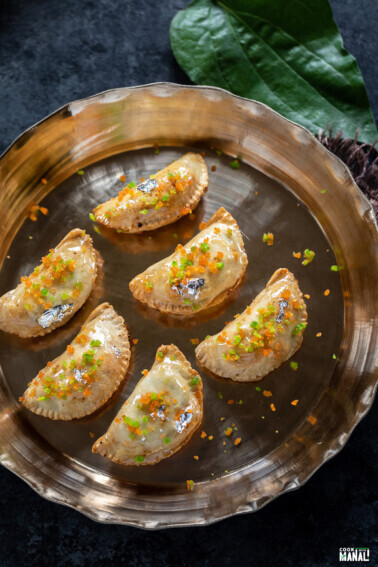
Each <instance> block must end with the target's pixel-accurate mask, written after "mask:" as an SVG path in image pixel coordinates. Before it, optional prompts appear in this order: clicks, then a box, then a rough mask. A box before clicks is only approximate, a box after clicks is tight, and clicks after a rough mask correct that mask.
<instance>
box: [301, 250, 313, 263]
mask: <svg viewBox="0 0 378 567" xmlns="http://www.w3.org/2000/svg"><path fill="white" fill-rule="evenodd" d="M303 254H304V256H306V258H305V260H303V262H302V265H303V266H307V264H309V263H310V262H312V261H313V259H314V258H315V252H313V251H312V250H309V249H308V248H306V250H305V251H304V252H303Z"/></svg>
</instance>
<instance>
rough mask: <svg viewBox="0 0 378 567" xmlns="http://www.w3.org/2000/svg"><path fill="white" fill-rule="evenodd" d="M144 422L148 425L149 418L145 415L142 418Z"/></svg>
mask: <svg viewBox="0 0 378 567" xmlns="http://www.w3.org/2000/svg"><path fill="white" fill-rule="evenodd" d="M142 421H143V423H148V417H147V416H146V415H144V416H143V417H142Z"/></svg>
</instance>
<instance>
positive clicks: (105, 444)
mask: <svg viewBox="0 0 378 567" xmlns="http://www.w3.org/2000/svg"><path fill="white" fill-rule="evenodd" d="M143 373H144V377H143V378H142V379H141V380H140V381H139V382H138V384H137V385H136V386H135V389H134V391H133V392H132V394H131V395H130V397H129V398H128V399H127V400H126V402H125V403H124V404H123V406H122V407H121V409H120V410H119V412H118V414H117V416H116V417H115V419H114V420H113V422H112V423H111V425H110V427H109V429H108V431H107V432H106V433H105V435H103V436H102V437H100V438H99V439H98V440H97V441H96V443H95V444H94V445H93V448H92V451H93V452H94V453H99V454H100V455H103V456H104V457H107V458H108V459H110V460H112V461H114V462H116V463H120V464H123V465H152V464H154V463H157V462H159V461H161V460H162V459H165V458H166V457H169V456H171V455H173V453H176V451H178V450H179V449H181V448H182V447H183V445H185V443H187V442H188V441H189V439H190V438H191V436H192V435H193V433H194V432H195V430H196V429H197V428H198V426H199V425H200V423H201V421H202V416H203V400H202V380H201V378H200V376H199V374H198V373H197V372H196V371H195V370H193V368H192V367H191V366H190V364H189V362H188V361H187V360H186V358H185V356H184V355H183V354H182V352H181V351H180V350H179V349H178V348H177V347H176V346H175V345H162V346H161V347H160V348H159V349H158V351H157V353H156V360H155V362H154V364H153V366H152V368H151V370H150V371H149V372H148V371H147V370H145V371H144V372H143Z"/></svg>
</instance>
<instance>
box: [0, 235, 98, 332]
mask: <svg viewBox="0 0 378 567" xmlns="http://www.w3.org/2000/svg"><path fill="white" fill-rule="evenodd" d="M96 270H97V268H96V251H95V249H94V248H93V245H92V239H91V238H90V236H88V235H87V234H86V233H85V231H83V230H81V229H79V228H75V229H74V230H71V232H69V233H68V234H67V235H66V236H65V237H64V238H63V240H62V241H61V242H60V243H59V244H58V245H57V246H56V247H55V248H53V249H51V250H50V251H49V253H48V254H47V255H46V256H44V257H43V258H42V264H41V265H40V266H37V267H36V268H35V269H34V271H33V272H32V273H31V274H30V276H23V277H22V278H21V283H20V284H19V285H18V286H17V287H16V288H15V289H13V290H11V291H8V292H7V293H6V294H5V295H3V296H2V297H0V329H1V330H3V331H6V332H8V333H14V334H16V335H19V336H20V337H37V336H40V335H46V334H47V333H50V331H52V330H53V329H55V328H56V327H60V326H61V325H64V324H65V323H66V322H67V321H68V320H69V319H70V318H71V317H72V316H73V315H74V313H76V311H77V310H78V309H80V307H81V306H82V305H83V303H84V302H85V301H86V300H87V298H88V296H89V294H90V293H91V291H92V287H93V283H94V281H95V278H96Z"/></svg>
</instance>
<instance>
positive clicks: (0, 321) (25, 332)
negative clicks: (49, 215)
mask: <svg viewBox="0 0 378 567" xmlns="http://www.w3.org/2000/svg"><path fill="white" fill-rule="evenodd" d="M78 239H82V246H85V247H86V248H87V253H88V254H89V255H90V256H91V257H92V265H93V272H92V273H91V274H90V276H89V274H88V277H90V279H91V285H90V286H88V290H87V292H86V293H82V294H80V295H79V296H78V297H77V298H76V299H75V301H74V302H73V304H72V307H68V308H67V309H66V311H65V312H64V316H63V317H62V318H61V319H60V320H59V321H56V322H53V323H51V324H50V325H49V326H48V327H45V328H44V327H42V326H41V325H39V324H37V322H35V323H34V325H31V323H30V317H29V316H28V314H27V313H23V312H22V311H23V303H24V302H22V303H20V302H18V303H14V302H13V301H12V296H13V294H14V293H18V292H20V293H21V290H22V289H23V288H24V287H25V286H24V284H22V283H21V284H19V285H18V286H17V288H15V289H14V290H11V291H9V292H7V293H6V294H4V295H3V296H2V297H1V298H0V329H1V330H3V331H5V332H8V333H14V334H16V335H18V336H19V337H22V338H31V337H41V336H44V335H47V334H48V333H51V332H52V331H53V330H54V329H56V328H58V327H61V326H62V325H64V324H65V323H66V322H67V321H68V320H69V319H71V317H72V316H73V315H74V314H75V313H76V312H77V311H78V310H79V309H80V308H81V307H82V305H83V304H84V303H85V302H86V300H87V299H88V297H89V295H90V292H91V291H92V287H93V284H94V281H95V279H96V275H97V254H98V253H97V251H96V250H95V248H94V247H93V241H92V238H91V237H90V236H89V235H88V234H86V233H85V231H83V230H82V229H80V228H74V229H73V230H71V231H70V232H69V233H68V234H67V235H66V236H65V237H64V238H63V239H62V240H61V241H60V242H59V244H57V246H55V248H54V250H59V248H61V247H62V246H63V245H65V244H67V243H69V242H70V241H72V242H74V241H75V240H78ZM22 318H24V322H23V320H22ZM18 320H19V323H17V324H16V321H18Z"/></svg>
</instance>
